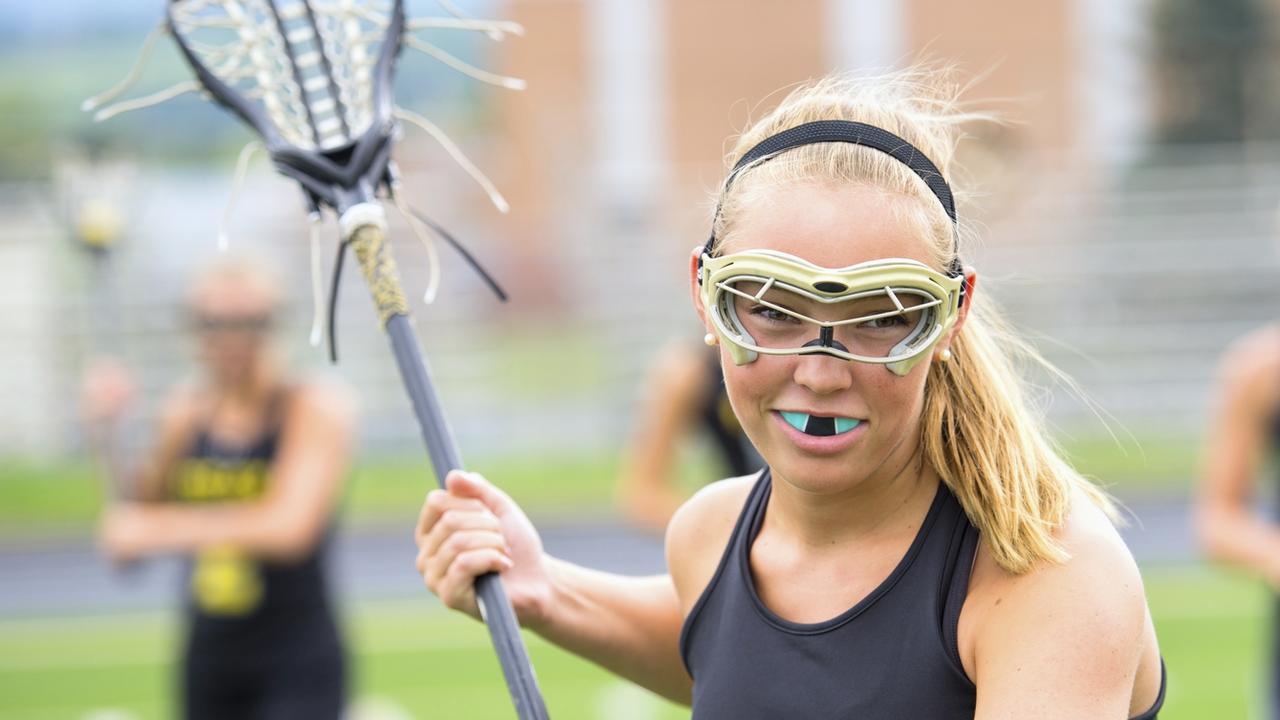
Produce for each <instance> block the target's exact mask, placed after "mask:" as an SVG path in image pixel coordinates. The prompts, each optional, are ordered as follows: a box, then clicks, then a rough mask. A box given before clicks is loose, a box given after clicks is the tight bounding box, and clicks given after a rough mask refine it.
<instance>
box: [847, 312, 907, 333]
mask: <svg viewBox="0 0 1280 720" xmlns="http://www.w3.org/2000/svg"><path fill="white" fill-rule="evenodd" d="M906 324H907V319H906V318H905V317H903V316H901V315H890V316H888V317H882V318H876V319H875V320H868V321H866V322H861V323H858V327H860V328H865V329H867V330H889V329H892V328H898V327H902V326H903V325H906Z"/></svg>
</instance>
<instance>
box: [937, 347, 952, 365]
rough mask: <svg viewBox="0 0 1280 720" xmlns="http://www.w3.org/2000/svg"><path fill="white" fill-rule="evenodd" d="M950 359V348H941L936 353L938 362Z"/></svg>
mask: <svg viewBox="0 0 1280 720" xmlns="http://www.w3.org/2000/svg"><path fill="white" fill-rule="evenodd" d="M950 361H951V348H949V347H948V348H942V352H940V353H938V362H950Z"/></svg>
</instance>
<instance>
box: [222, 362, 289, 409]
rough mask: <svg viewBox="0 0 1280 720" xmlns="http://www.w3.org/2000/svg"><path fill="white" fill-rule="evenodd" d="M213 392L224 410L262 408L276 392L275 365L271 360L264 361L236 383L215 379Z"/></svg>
mask: <svg viewBox="0 0 1280 720" xmlns="http://www.w3.org/2000/svg"><path fill="white" fill-rule="evenodd" d="M211 390H212V393H211V394H212V395H213V398H214V401H215V403H216V404H217V405H221V406H222V407H224V408H226V407H231V408H257V407H261V406H263V405H265V404H266V403H267V402H268V401H269V400H270V398H271V396H272V395H273V394H274V393H275V390H276V372H275V369H274V365H273V363H272V362H271V361H270V360H262V361H261V362H258V363H256V364H255V365H254V367H253V369H252V370H250V371H249V372H248V373H245V374H244V375H243V376H241V377H240V378H239V379H237V380H235V381H231V382H220V381H218V380H217V379H215V380H214V383H213V386H212V388H211Z"/></svg>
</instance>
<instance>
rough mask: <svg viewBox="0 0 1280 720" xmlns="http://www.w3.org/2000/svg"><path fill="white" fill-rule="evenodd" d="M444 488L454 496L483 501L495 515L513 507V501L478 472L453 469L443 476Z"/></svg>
mask: <svg viewBox="0 0 1280 720" xmlns="http://www.w3.org/2000/svg"><path fill="white" fill-rule="evenodd" d="M445 489H446V490H448V491H449V494H450V495H454V496H456V497H464V498H473V499H475V500H479V501H480V502H482V503H484V505H485V507H487V508H489V509H490V510H492V511H493V513H494V514H495V515H502V514H504V513H506V512H508V511H509V510H511V509H512V508H514V507H515V501H513V500H512V499H511V497H510V496H509V495H507V494H506V493H504V492H502V491H501V490H499V489H498V488H497V487H496V486H495V485H494V484H493V483H491V482H489V481H488V480H486V479H485V477H484V476H483V475H481V474H480V473H473V472H467V471H465V470H453V471H451V472H450V473H449V474H448V476H446V477H445Z"/></svg>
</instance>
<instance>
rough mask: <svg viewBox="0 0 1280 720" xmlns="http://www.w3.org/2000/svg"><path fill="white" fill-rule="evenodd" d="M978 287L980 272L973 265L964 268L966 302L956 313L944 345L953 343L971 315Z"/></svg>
mask: <svg viewBox="0 0 1280 720" xmlns="http://www.w3.org/2000/svg"><path fill="white" fill-rule="evenodd" d="M976 287H978V273H977V271H976V270H974V269H973V268H972V267H969V266H967V265H966V266H965V268H964V304H963V305H961V306H960V311H959V313H958V314H957V315H956V322H955V324H954V325H952V326H951V330H950V331H949V332H948V333H947V339H946V342H945V343H943V344H942V345H943V347H946V346H948V345H950V344H951V341H952V339H953V338H955V336H956V333H958V332H960V328H961V327H963V326H964V321H965V320H966V319H967V318H968V317H969V309H970V308H972V307H973V291H974V289H975V288H976Z"/></svg>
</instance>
